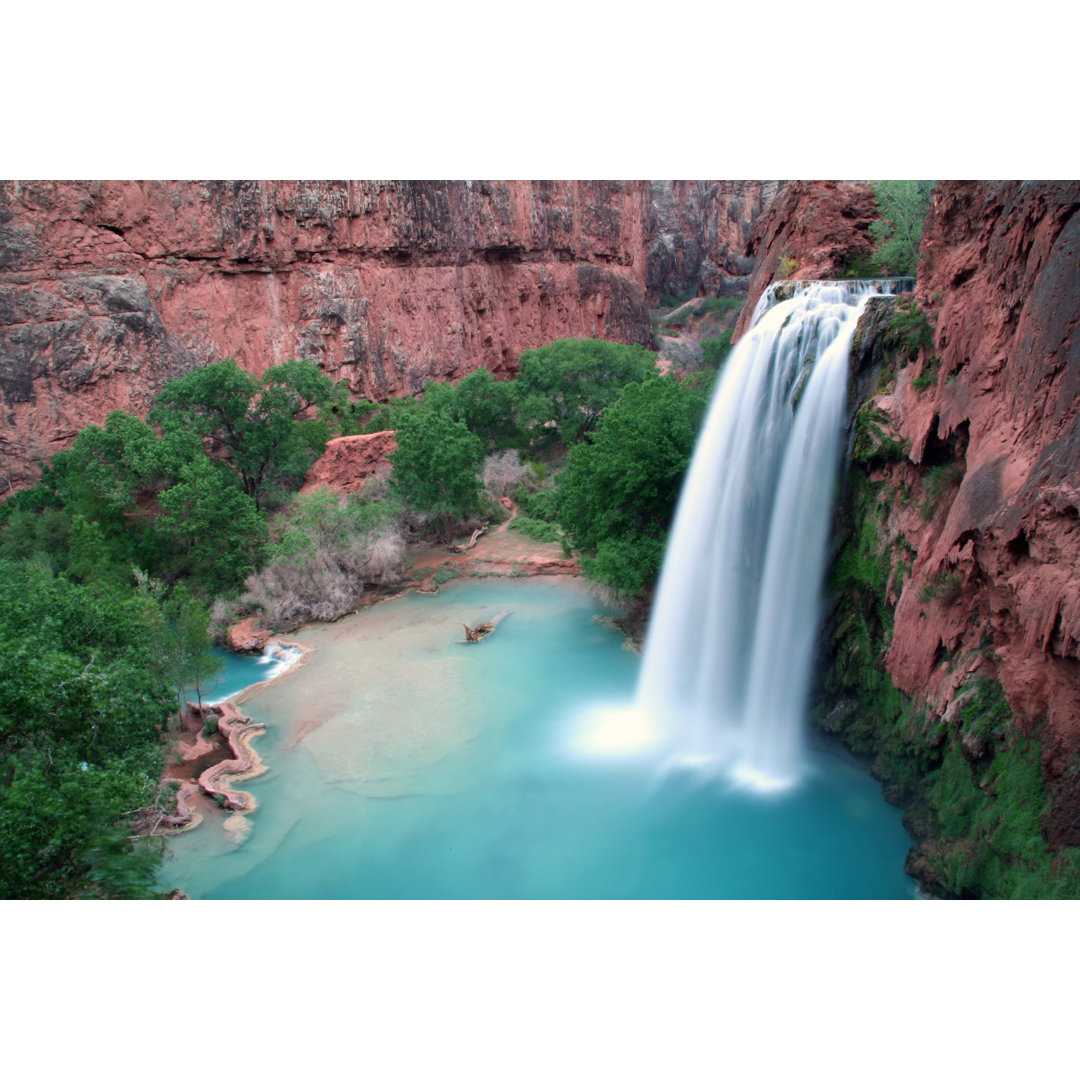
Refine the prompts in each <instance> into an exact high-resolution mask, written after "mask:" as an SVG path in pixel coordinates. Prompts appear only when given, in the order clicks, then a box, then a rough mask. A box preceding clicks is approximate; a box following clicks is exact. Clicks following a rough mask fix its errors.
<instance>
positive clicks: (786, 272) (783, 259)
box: [776, 255, 799, 281]
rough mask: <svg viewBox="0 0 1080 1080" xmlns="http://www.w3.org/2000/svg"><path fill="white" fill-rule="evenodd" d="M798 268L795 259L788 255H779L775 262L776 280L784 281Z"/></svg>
mask: <svg viewBox="0 0 1080 1080" xmlns="http://www.w3.org/2000/svg"><path fill="white" fill-rule="evenodd" d="M798 268H799V263H798V260H797V259H793V258H791V256H790V255H781V256H780V259H779V261H778V262H777V264H776V278H777V280H778V281H786V280H787V279H788V278H789V277H791V275H792V274H794V273H795V271H796V270H797V269H798Z"/></svg>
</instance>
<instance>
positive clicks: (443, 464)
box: [390, 410, 484, 544]
mask: <svg viewBox="0 0 1080 1080" xmlns="http://www.w3.org/2000/svg"><path fill="white" fill-rule="evenodd" d="M396 430H397V436H396V438H397V444H398V446H397V450H395V451H394V453H393V454H391V456H390V460H391V463H392V465H393V475H392V477H391V487H392V489H393V490H394V491H395V492H396V493H397V494H398V495H399V496H400V497H401V499H402V500H403V501H404V502H405V503H406V504H408V505H409V506H410V507H411V508H412V509H413V510H414V511H415V512H416V513H417V514H420V515H422V516H424V517H426V518H428V519H429V520H431V521H433V522H434V523H435V525H436V528H437V531H438V533H439V535H440V536H441V538H442V540H443V542H444V543H447V544H448V543H450V542H451V541H452V540H453V536H454V523H455V522H457V521H460V520H461V519H462V518H464V517H466V516H467V515H469V514H473V513H477V512H478V511H479V510H480V505H481V498H480V491H481V488H480V479H479V475H478V472H479V468H480V462H481V461H482V460H483V457H484V444H483V443H482V442H481V441H480V439H479V438H477V436H475V435H474V434H473V433H472V432H471V431H469V429H468V428H467V427H466V426H465V425H464V424H463V423H461V422H460V421H457V420H452V419H451V418H450V417H449V416H447V415H446V414H445V413H442V412H440V411H437V410H431V411H419V412H416V413H411V414H406V415H404V416H402V417H401V420H400V423H399V424H398V427H397V429H396Z"/></svg>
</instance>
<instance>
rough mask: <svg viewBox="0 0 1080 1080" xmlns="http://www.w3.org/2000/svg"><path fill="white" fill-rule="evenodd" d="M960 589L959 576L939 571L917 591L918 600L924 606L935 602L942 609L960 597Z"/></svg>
mask: <svg viewBox="0 0 1080 1080" xmlns="http://www.w3.org/2000/svg"><path fill="white" fill-rule="evenodd" d="M960 589H961V581H960V575H959V574H955V573H954V574H948V573H945V571H939V572H938V573H936V574H935V575H934V576H933V577H932V578H930V580H929V581H928V582H927V583H926V584H925V585H924V586H923V587H922V588H921V589H920V590H919V599H920V600H921V601H922V602H923V603H924V604H929V603H932V602H933V601H935V600H936V601H938V602H940V603H941V604H942V605H943V606H944V607H948V606H949V604H951V603H952V602H953V601H954V600H955V599H956V598H957V597H958V596H959V595H960Z"/></svg>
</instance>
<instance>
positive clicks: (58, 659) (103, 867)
mask: <svg viewBox="0 0 1080 1080" xmlns="http://www.w3.org/2000/svg"><path fill="white" fill-rule="evenodd" d="M152 603H153V601H148V600H147V599H146V598H144V597H140V596H138V595H137V594H136V593H135V592H134V591H133V590H130V589H129V590H127V591H126V593H125V592H120V591H118V590H100V589H99V590H91V589H88V588H86V587H83V586H79V585H77V584H75V583H73V582H70V581H66V580H64V579H63V578H56V577H53V575H52V574H51V573H50V572H49V571H48V570H47V569H46V568H44V567H42V566H38V565H35V564H33V563H25V562H24V563H22V564H18V565H17V564H14V563H11V562H0V609H2V610H3V611H4V619H3V621H2V622H0V751H2V752H0V897H3V898H6V899H14V898H39V899H47V898H65V897H71V896H142V895H148V894H149V893H150V892H151V891H152V889H153V875H154V869H155V867H156V865H157V863H158V861H159V859H160V850H159V849H158V848H156V847H155V846H154V844H153V843H152V842H149V841H138V842H135V841H133V840H132V839H131V838H130V836H129V830H128V829H127V828H126V826H125V825H124V823H123V818H124V815H125V814H127V813H128V812H130V811H133V810H135V809H136V808H138V807H140V806H144V805H147V804H149V803H151V802H153V801H154V799H155V798H156V796H157V790H158V778H159V777H160V776H161V773H162V771H163V768H164V756H163V752H162V745H163V744H162V733H163V731H164V728H165V725H166V722H167V720H168V716H169V713H170V711H171V708H172V707H173V698H172V694H171V692H170V690H169V688H168V686H167V684H166V682H165V681H164V680H163V679H161V678H159V677H158V676H157V673H156V670H155V663H154V655H155V648H156V646H157V644H158V642H157V639H156V638H155V636H154V635H153V634H152V633H149V632H148V627H149V625H150V624H149V623H148V621H147V616H148V607H147V605H148V604H152Z"/></svg>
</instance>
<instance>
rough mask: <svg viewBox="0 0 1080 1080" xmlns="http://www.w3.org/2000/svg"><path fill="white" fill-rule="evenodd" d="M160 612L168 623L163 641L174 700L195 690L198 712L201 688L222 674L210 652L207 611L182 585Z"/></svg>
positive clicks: (219, 661) (222, 664)
mask: <svg viewBox="0 0 1080 1080" xmlns="http://www.w3.org/2000/svg"><path fill="white" fill-rule="evenodd" d="M163 610H164V614H165V616H166V618H167V619H168V623H167V625H166V628H165V630H166V633H165V640H166V641H167V643H168V648H169V655H170V661H171V662H170V669H171V672H170V673H171V675H172V681H173V682H175V684H176V687H177V696H178V697H179V698H181V699H182V698H183V696H184V692H185V691H186V690H188V689H189V688H190V689H192V690H194V691H195V697H196V700H197V701H198V703H199V708H200V709H201V708H202V692H203V687H204V686H205V685H206V684H207V682H209V681H210V680H211V679H212V678H213V677H214V676H215V675H220V674H221V672H223V671H224V670H225V661H224V660H222V659H221V658H220V657H218V656H215V655H214V653H213V652H212V651H211V644H212V643H211V640H210V611H209V609H208V608H207V606H206V604H204V603H203V602H202V601H201V600H200V599H199V598H198V597H197V596H193V595H192V594H191V593H190V592H189V591H188V589H187V588H186V587H185V586H183V585H177V587H176V588H175V589H174V590H173V593H172V596H170V597H169V599H168V600H167V601H166V602H165V605H164V609H163Z"/></svg>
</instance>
